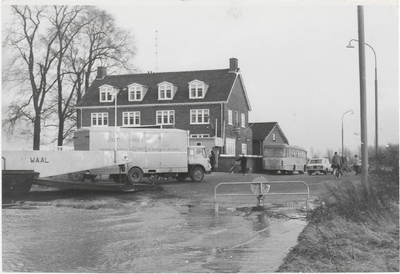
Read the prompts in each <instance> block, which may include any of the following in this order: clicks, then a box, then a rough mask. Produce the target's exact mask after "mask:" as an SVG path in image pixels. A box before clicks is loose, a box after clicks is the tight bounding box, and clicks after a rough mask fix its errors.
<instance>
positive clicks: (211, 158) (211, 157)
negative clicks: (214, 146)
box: [210, 150, 215, 171]
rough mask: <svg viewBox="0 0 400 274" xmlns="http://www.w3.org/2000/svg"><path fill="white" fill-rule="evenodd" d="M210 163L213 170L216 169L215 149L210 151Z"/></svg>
mask: <svg viewBox="0 0 400 274" xmlns="http://www.w3.org/2000/svg"><path fill="white" fill-rule="evenodd" d="M210 164H211V170H212V171H215V153H214V151H213V150H211V153H210Z"/></svg>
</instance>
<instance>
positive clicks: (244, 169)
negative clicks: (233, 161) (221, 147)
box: [238, 154, 247, 175]
mask: <svg viewBox="0 0 400 274" xmlns="http://www.w3.org/2000/svg"><path fill="white" fill-rule="evenodd" d="M238 160H240V167H241V169H242V173H243V175H247V158H246V156H244V154H242V156H241V157H240V158H239V159H238Z"/></svg>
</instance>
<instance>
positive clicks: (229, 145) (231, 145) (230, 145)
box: [225, 138, 236, 155]
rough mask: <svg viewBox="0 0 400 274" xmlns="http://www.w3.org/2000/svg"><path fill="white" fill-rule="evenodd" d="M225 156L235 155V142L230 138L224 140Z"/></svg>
mask: <svg viewBox="0 0 400 274" xmlns="http://www.w3.org/2000/svg"><path fill="white" fill-rule="evenodd" d="M225 145H226V151H225V153H226V155H235V150H236V149H235V148H236V140H235V139H231V138H226V142H225Z"/></svg>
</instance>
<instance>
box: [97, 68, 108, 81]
mask: <svg viewBox="0 0 400 274" xmlns="http://www.w3.org/2000/svg"><path fill="white" fill-rule="evenodd" d="M106 75H107V68H106V67H97V77H96V79H103V78H104V77H106Z"/></svg>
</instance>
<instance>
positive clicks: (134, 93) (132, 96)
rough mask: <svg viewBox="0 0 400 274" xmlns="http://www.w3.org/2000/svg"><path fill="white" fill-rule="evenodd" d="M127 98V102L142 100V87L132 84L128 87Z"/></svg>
mask: <svg viewBox="0 0 400 274" xmlns="http://www.w3.org/2000/svg"><path fill="white" fill-rule="evenodd" d="M128 100H129V102H134V101H142V100H143V87H142V86H140V85H133V86H130V87H129V88H128Z"/></svg>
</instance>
